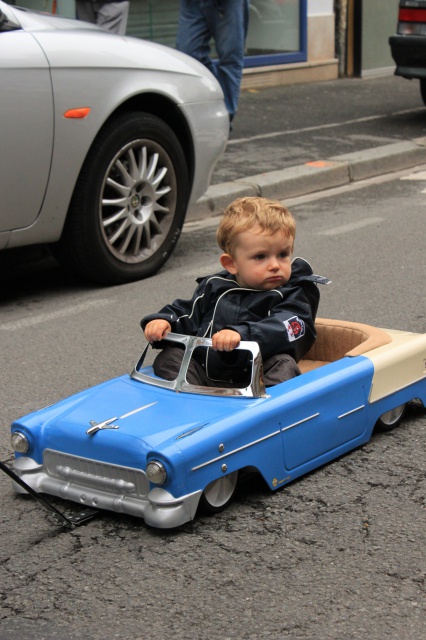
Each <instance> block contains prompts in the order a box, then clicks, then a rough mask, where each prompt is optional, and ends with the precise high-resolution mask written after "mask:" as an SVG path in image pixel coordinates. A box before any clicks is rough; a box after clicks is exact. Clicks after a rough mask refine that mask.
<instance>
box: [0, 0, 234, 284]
mask: <svg viewBox="0 0 426 640" xmlns="http://www.w3.org/2000/svg"><path fill="white" fill-rule="evenodd" d="M0 87H1V89H0V250H1V249H7V248H12V247H19V246H24V245H30V244H46V243H47V244H49V245H51V248H52V249H53V252H54V254H55V255H56V257H57V258H58V259H59V260H60V261H61V262H63V263H65V264H66V265H67V266H68V267H69V268H71V269H72V270H73V271H74V272H76V273H79V274H82V275H83V276H85V277H89V278H91V279H92V280H95V281H97V282H100V283H102V284H107V285H111V284H119V283H122V282H128V281H132V280H137V279H139V278H144V277H146V276H149V275H151V274H152V273H154V272H155V271H156V270H157V269H158V268H159V267H160V266H161V265H162V264H164V262H165V261H166V260H167V259H168V257H169V256H170V254H171V252H172V251H173V248H174V247H175V245H176V242H177V240H178V238H179V235H180V231H181V228H182V225H183V222H184V219H185V214H186V210H187V207H188V204H189V203H190V202H191V201H194V200H196V199H197V198H199V197H200V196H201V195H202V194H203V193H204V191H205V190H206V189H207V187H208V184H209V180H210V177H211V173H212V171H213V168H214V165H215V163H216V161H217V160H218V158H219V157H220V155H221V153H222V152H223V150H224V148H225V145H226V142H227V138H228V132H229V120H228V114H227V111H226V108H225V105H224V102H223V94H222V91H221V89H220V87H219V85H218V83H217V82H216V80H215V78H214V77H213V76H212V75H211V74H210V72H209V71H208V70H207V69H206V68H205V67H204V66H203V65H201V64H199V63H198V62H196V61H195V60H193V59H192V58H189V57H188V56H186V55H183V54H181V53H179V52H177V51H174V50H173V49H171V48H167V47H164V46H161V45H158V44H154V43H152V42H146V41H142V40H138V39H136V38H130V37H121V36H117V35H113V34H110V33H108V32H106V31H102V30H100V29H98V28H97V27H95V26H93V25H89V24H86V23H83V22H77V21H75V20H68V19H64V18H58V17H56V16H52V15H49V14H42V13H33V12H30V11H26V10H22V9H17V8H16V7H11V6H9V5H7V4H5V3H4V2H2V1H1V0H0Z"/></svg>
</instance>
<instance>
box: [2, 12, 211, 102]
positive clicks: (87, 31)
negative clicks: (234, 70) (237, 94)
mask: <svg viewBox="0 0 426 640" xmlns="http://www.w3.org/2000/svg"><path fill="white" fill-rule="evenodd" d="M0 10H1V11H2V12H3V13H4V14H5V15H6V16H7V17H8V18H9V19H10V20H13V21H14V22H16V23H18V24H20V26H21V27H22V29H23V30H25V31H26V32H29V33H31V34H32V36H33V37H34V38H35V39H36V40H37V41H38V42H39V44H40V46H41V47H42V49H43V51H44V53H45V55H46V56H47V58H48V61H49V64H50V66H51V67H52V68H67V67H68V68H75V67H80V68H81V67H85V66H86V67H88V68H93V67H94V66H95V68H108V69H114V68H115V69H144V70H150V71H165V70H166V71H168V72H169V73H179V74H182V73H183V74H186V75H188V76H193V77H197V78H203V79H204V80H205V86H206V89H207V93H208V94H209V99H212V93H217V97H218V99H222V92H221V90H220V87H219V85H218V83H217V81H216V79H215V78H214V76H213V75H212V74H211V73H210V71H208V69H207V68H206V67H205V66H204V65H203V64H201V63H200V62H198V61H197V60H194V59H193V58H191V57H190V56H187V55H185V54H183V53H181V52H179V51H176V50H175V49H172V48H171V47H166V46H164V45H160V44H157V43H154V42H150V41H148V40H141V39H139V38H133V37H131V36H119V35H115V34H112V33H109V32H107V31H105V30H103V29H100V28H99V27H97V26H96V25H91V24H89V23H86V22H82V21H78V20H72V19H69V18H60V17H57V16H54V15H51V14H48V13H34V12H32V11H26V10H23V9H18V8H16V7H13V8H12V7H10V6H8V5H5V3H4V2H1V0H0ZM67 38H68V39H69V40H70V47H69V48H68V47H65V46H64V40H65V39H67ZM66 49H69V50H71V51H73V55H72V57H70V56H69V54H67V53H66Z"/></svg>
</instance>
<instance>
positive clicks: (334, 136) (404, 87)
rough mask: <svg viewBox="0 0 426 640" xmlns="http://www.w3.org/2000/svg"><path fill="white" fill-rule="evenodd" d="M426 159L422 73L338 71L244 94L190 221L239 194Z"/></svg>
mask: <svg viewBox="0 0 426 640" xmlns="http://www.w3.org/2000/svg"><path fill="white" fill-rule="evenodd" d="M422 164H426V108H425V106H424V105H423V102H422V99H421V97H420V90H419V85H418V82H417V81H408V80H405V79H403V78H397V77H395V76H385V77H379V78H368V79H352V78H350V79H339V80H334V81H329V82H321V83H313V84H305V85H291V86H282V87H275V88H269V89H264V90H256V91H245V92H243V93H242V94H241V99H240V107H239V111H238V115H237V116H236V119H235V126H234V130H233V132H232V134H231V136H230V140H229V142H228V146H227V149H226V151H225V153H224V155H223V157H222V158H221V160H219V162H218V164H217V166H216V169H215V172H214V174H213V176H212V181H211V186H210V188H209V189H208V191H207V193H206V194H205V195H204V196H203V197H202V198H201V199H200V200H199V201H198V202H196V203H195V204H193V205H192V206H191V207H190V209H189V210H188V214H187V221H194V220H199V219H202V218H205V217H211V216H216V215H220V214H221V213H222V211H223V209H224V208H225V207H226V206H227V205H228V204H229V203H230V202H231V201H232V200H233V199H234V198H237V197H241V196H250V195H261V196H265V197H269V198H274V199H280V200H286V199H288V198H293V197H296V196H301V195H306V194H308V193H313V192H316V191H321V190H324V189H330V188H333V187H338V186H343V185H345V184H349V183H350V182H354V181H358V180H364V179H366V178H371V177H374V176H378V175H383V174H385V173H390V172H394V171H399V170H403V169H409V168H411V167H415V166H419V165H422Z"/></svg>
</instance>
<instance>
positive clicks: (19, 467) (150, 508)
mask: <svg viewBox="0 0 426 640" xmlns="http://www.w3.org/2000/svg"><path fill="white" fill-rule="evenodd" d="M13 466H14V470H15V473H16V474H17V475H18V476H19V477H20V478H21V479H22V480H23V481H24V482H25V483H26V484H28V485H29V486H30V487H31V488H32V489H34V491H37V492H38V493H46V494H48V495H53V496H57V497H58V498H63V499H65V500H71V501H72V502H77V503H78V504H80V505H84V506H86V507H92V508H93V507H94V508H96V509H105V510H108V511H115V512H116V513H126V514H128V515H131V516H136V517H138V518H143V519H144V521H145V523H146V524H147V525H149V526H151V527H158V528H162V529H173V528H174V527H178V526H180V525H182V524H184V523H185V522H188V521H189V520H192V519H193V518H194V516H195V513H196V511H197V507H198V502H199V500H200V497H201V494H202V491H201V490H200V491H196V492H194V493H190V494H188V495H186V496H181V497H179V498H174V496H172V494H171V493H169V492H168V491H165V490H164V489H162V488H161V487H155V488H153V489H151V490H150V485H149V482H148V481H147V479H146V477H145V473H144V472H143V471H141V470H138V469H133V468H130V467H121V466H118V465H114V464H109V463H102V462H98V461H96V460H89V459H87V458H79V457H77V456H72V455H68V454H63V453H59V452H57V451H52V450H49V449H47V450H46V451H45V452H44V460H43V464H42V465H41V464H38V463H36V462H35V461H34V460H32V458H28V457H19V458H16V460H15V461H14V465H13ZM13 488H14V490H15V491H16V493H25V490H24V489H23V488H22V487H21V486H20V485H18V484H17V483H16V482H14V483H13Z"/></svg>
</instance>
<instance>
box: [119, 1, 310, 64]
mask: <svg viewBox="0 0 426 640" xmlns="http://www.w3.org/2000/svg"><path fill="white" fill-rule="evenodd" d="M306 5H307V0H251V2H250V24H249V32H248V36H247V46H246V60H245V66H246V67H257V66H263V65H273V64H279V63H284V62H301V61H304V60H306V11H307V9H306ZM178 18H179V0H132V2H131V3H130V14H129V21H128V25H127V33H128V34H129V35H132V36H136V37H139V38H145V39H146V40H152V41H154V42H159V43H161V44H166V45H168V46H169V47H174V46H175V41H176V30H177V23H178ZM211 47H212V56H213V57H214V55H215V50H214V43H213V42H212V43H211Z"/></svg>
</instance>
